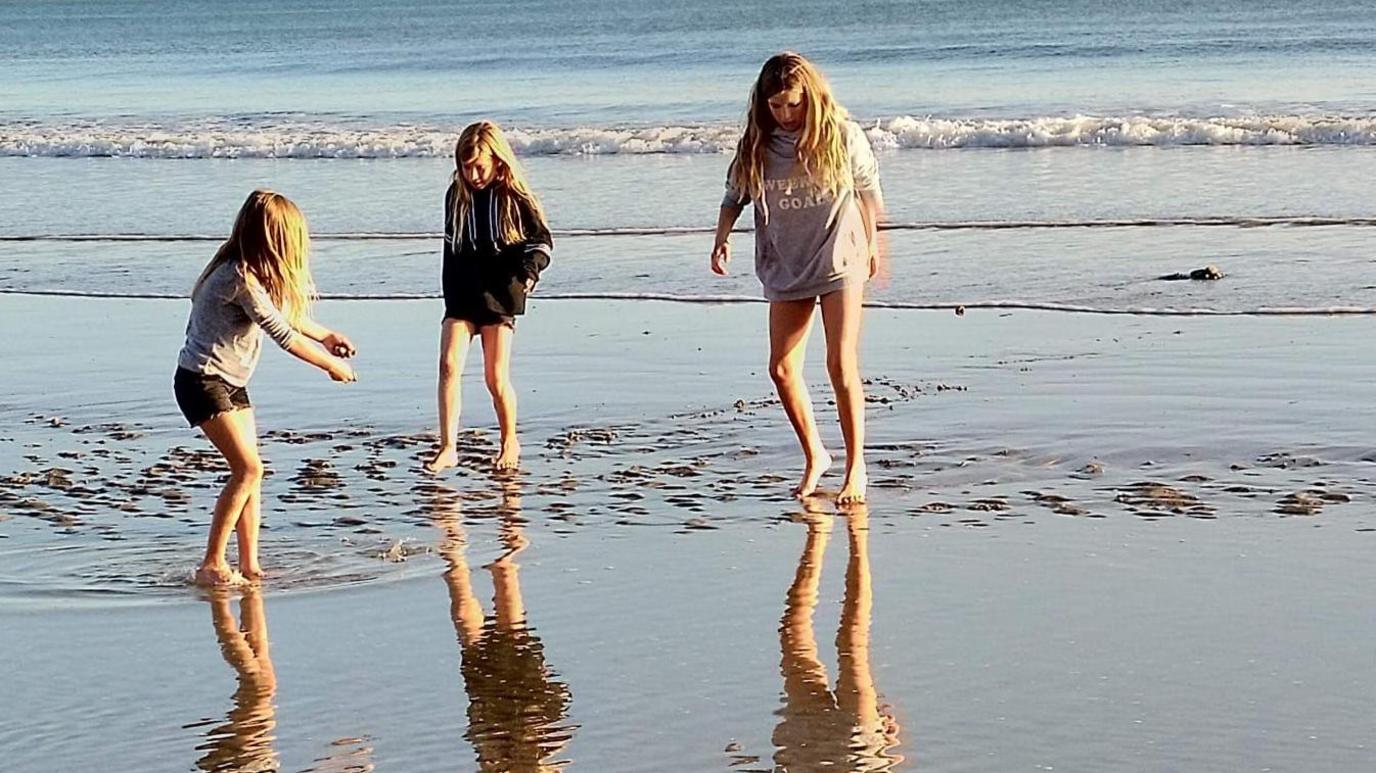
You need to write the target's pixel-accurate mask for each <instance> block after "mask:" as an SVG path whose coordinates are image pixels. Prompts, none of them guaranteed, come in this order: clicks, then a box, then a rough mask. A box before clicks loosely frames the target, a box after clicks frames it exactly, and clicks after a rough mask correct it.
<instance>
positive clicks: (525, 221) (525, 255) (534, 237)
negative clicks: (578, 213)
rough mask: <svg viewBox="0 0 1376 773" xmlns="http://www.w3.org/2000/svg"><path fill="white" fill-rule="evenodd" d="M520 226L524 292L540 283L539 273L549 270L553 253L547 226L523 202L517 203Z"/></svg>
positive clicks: (551, 239)
mask: <svg viewBox="0 0 1376 773" xmlns="http://www.w3.org/2000/svg"><path fill="white" fill-rule="evenodd" d="M517 205H518V206H519V207H520V212H521V224H522V226H524V228H523V230H524V231H525V234H524V236H525V238H524V239H523V240H522V241H521V245H520V250H521V271H522V272H523V273H524V274H525V280H526V290H527V291H529V290H531V289H534V287H535V283H536V282H539V281H540V272H541V271H544V270H545V269H547V268H549V260H550V255H551V253H553V252H554V237H553V236H551V235H550V232H549V225H547V224H546V223H545V221H544V220H542V219H540V218H538V217H536V216H535V213H534V212H532V211H531V209H530V207H528V206H526V203H525V202H524V201H518V202H517Z"/></svg>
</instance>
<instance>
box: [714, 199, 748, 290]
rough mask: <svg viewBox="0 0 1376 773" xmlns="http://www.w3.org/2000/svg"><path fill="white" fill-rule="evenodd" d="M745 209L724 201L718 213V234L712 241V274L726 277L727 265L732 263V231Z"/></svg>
mask: <svg viewBox="0 0 1376 773" xmlns="http://www.w3.org/2000/svg"><path fill="white" fill-rule="evenodd" d="M744 209H745V207H744V206H742V205H740V204H735V203H732V202H730V201H723V202H722V205H721V211H720V212H718V213H717V233H716V236H715V238H714V239H713V241H712V272H713V273H716V274H721V275H723V276H725V275H726V264H728V263H730V262H731V229H732V228H733V227H735V225H736V220H737V219H738V218H740V216H741V211H742V210H744Z"/></svg>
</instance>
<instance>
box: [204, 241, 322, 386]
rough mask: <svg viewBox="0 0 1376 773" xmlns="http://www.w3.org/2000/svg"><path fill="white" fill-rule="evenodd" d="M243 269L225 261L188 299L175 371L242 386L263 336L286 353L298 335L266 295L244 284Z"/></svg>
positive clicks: (258, 287)
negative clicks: (188, 308) (186, 316)
mask: <svg viewBox="0 0 1376 773" xmlns="http://www.w3.org/2000/svg"><path fill="white" fill-rule="evenodd" d="M242 266H243V264H241V263H240V262H239V261H237V260H231V261H226V262H225V263H222V264H220V265H219V266H217V267H216V268H215V270H214V271H212V272H210V275H209V276H207V277H206V278H205V281H204V282H201V284H200V286H199V287H197V288H196V290H195V292H193V293H192V294H191V318H190V319H188V320H187V322H186V344H185V345H184V346H183V347H182V351H181V354H180V355H178V356H177V366H178V367H182V368H186V369H187V370H191V371H195V372H197V373H204V374H206V375H209V376H219V377H220V378H223V379H224V380H225V381H228V382H229V383H231V384H233V385H234V386H240V387H242V386H248V380H249V378H250V377H251V376H253V369H254V368H255V367H257V366H258V357H259V356H260V355H261V354H262V351H263V331H265V330H266V331H267V334H268V335H269V336H271V337H272V340H274V341H276V342H277V345H278V346H281V347H282V348H283V349H286V348H288V347H290V346H291V345H292V342H293V341H294V340H295V339H296V336H297V335H298V334H297V332H296V331H295V330H293V329H292V326H291V324H290V323H289V322H287V318H286V317H285V316H284V315H283V314H282V312H281V310H279V309H278V308H277V306H276V305H274V304H273V302H272V299H271V298H269V297H268V294H267V291H265V290H263V288H262V286H260V285H259V284H258V283H257V282H253V283H252V284H250V283H249V282H248V281H247V280H246V279H245V278H244V273H243V272H244V269H243V267H242Z"/></svg>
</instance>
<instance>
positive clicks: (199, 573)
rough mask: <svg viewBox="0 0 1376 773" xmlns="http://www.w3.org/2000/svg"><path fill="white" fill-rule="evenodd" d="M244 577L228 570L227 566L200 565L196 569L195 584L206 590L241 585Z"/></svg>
mask: <svg viewBox="0 0 1376 773" xmlns="http://www.w3.org/2000/svg"><path fill="white" fill-rule="evenodd" d="M245 582H246V581H245V580H244V576H243V575H242V574H239V573H238V572H236V571H234V570H233V569H231V568H230V566H229V564H201V565H200V566H198V567H196V584H197V585H200V586H202V587H206V588H215V587H224V586H227V585H243V584H244V583H245Z"/></svg>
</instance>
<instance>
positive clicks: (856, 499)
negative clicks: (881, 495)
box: [836, 462, 870, 507]
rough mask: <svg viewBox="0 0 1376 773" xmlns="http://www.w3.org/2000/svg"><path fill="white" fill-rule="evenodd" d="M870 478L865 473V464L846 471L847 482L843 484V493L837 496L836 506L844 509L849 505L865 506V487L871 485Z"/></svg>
mask: <svg viewBox="0 0 1376 773" xmlns="http://www.w3.org/2000/svg"><path fill="white" fill-rule="evenodd" d="M869 482H870V480H869V476H868V475H867V474H866V473H865V463H864V462H860V463H859V464H857V465H855V466H854V467H852V468H850V469H849V470H847V471H846V480H845V482H844V483H842V484H841V491H840V492H838V493H837V494H836V504H837V505H840V506H842V507H845V506H847V505H863V504H864V503H865V487H866V486H868V485H869Z"/></svg>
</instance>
